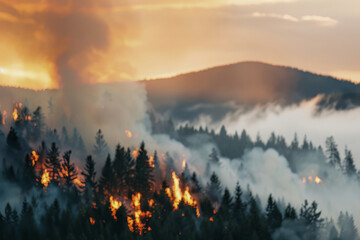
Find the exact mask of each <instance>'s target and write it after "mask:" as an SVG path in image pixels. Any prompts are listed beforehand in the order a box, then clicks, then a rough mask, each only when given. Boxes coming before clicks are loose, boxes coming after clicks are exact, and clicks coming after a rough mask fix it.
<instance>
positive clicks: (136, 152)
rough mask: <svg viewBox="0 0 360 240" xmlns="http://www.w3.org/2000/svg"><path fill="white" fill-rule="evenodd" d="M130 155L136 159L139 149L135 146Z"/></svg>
mask: <svg viewBox="0 0 360 240" xmlns="http://www.w3.org/2000/svg"><path fill="white" fill-rule="evenodd" d="M131 156H133V158H134V159H137V157H138V156H139V149H138V148H136V149H135V150H134V151H132V152H131Z"/></svg>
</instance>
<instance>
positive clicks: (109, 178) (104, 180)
mask: <svg viewBox="0 0 360 240" xmlns="http://www.w3.org/2000/svg"><path fill="white" fill-rule="evenodd" d="M113 182H114V170H113V167H112V162H111V158H110V154H109V155H108V157H107V158H106V162H105V165H104V167H103V169H102V172H101V177H100V180H99V192H101V193H102V194H103V197H105V196H108V195H109V194H111V195H113V192H114V190H113Z"/></svg>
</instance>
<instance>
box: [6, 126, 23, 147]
mask: <svg viewBox="0 0 360 240" xmlns="http://www.w3.org/2000/svg"><path fill="white" fill-rule="evenodd" d="M6 143H7V144H8V145H9V146H10V147H12V148H14V149H16V150H20V149H21V146H20V142H19V137H18V135H17V134H16V131H15V129H14V128H13V127H10V131H9V134H8V135H7V138H6Z"/></svg>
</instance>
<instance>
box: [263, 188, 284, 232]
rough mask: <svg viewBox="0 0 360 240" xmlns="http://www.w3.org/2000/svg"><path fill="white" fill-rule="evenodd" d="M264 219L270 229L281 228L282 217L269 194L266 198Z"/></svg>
mask: <svg viewBox="0 0 360 240" xmlns="http://www.w3.org/2000/svg"><path fill="white" fill-rule="evenodd" d="M266 217H267V222H268V225H269V227H270V229H272V230H275V229H276V228H279V227H280V226H281V222H282V215H281V213H280V210H279V208H278V206H277V204H276V201H274V200H273V198H272V196H271V194H270V196H269V198H268V203H267V206H266Z"/></svg>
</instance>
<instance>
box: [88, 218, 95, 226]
mask: <svg viewBox="0 0 360 240" xmlns="http://www.w3.org/2000/svg"><path fill="white" fill-rule="evenodd" d="M89 221H90V224H91V225H94V224H95V219H93V218H92V217H90V218H89Z"/></svg>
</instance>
